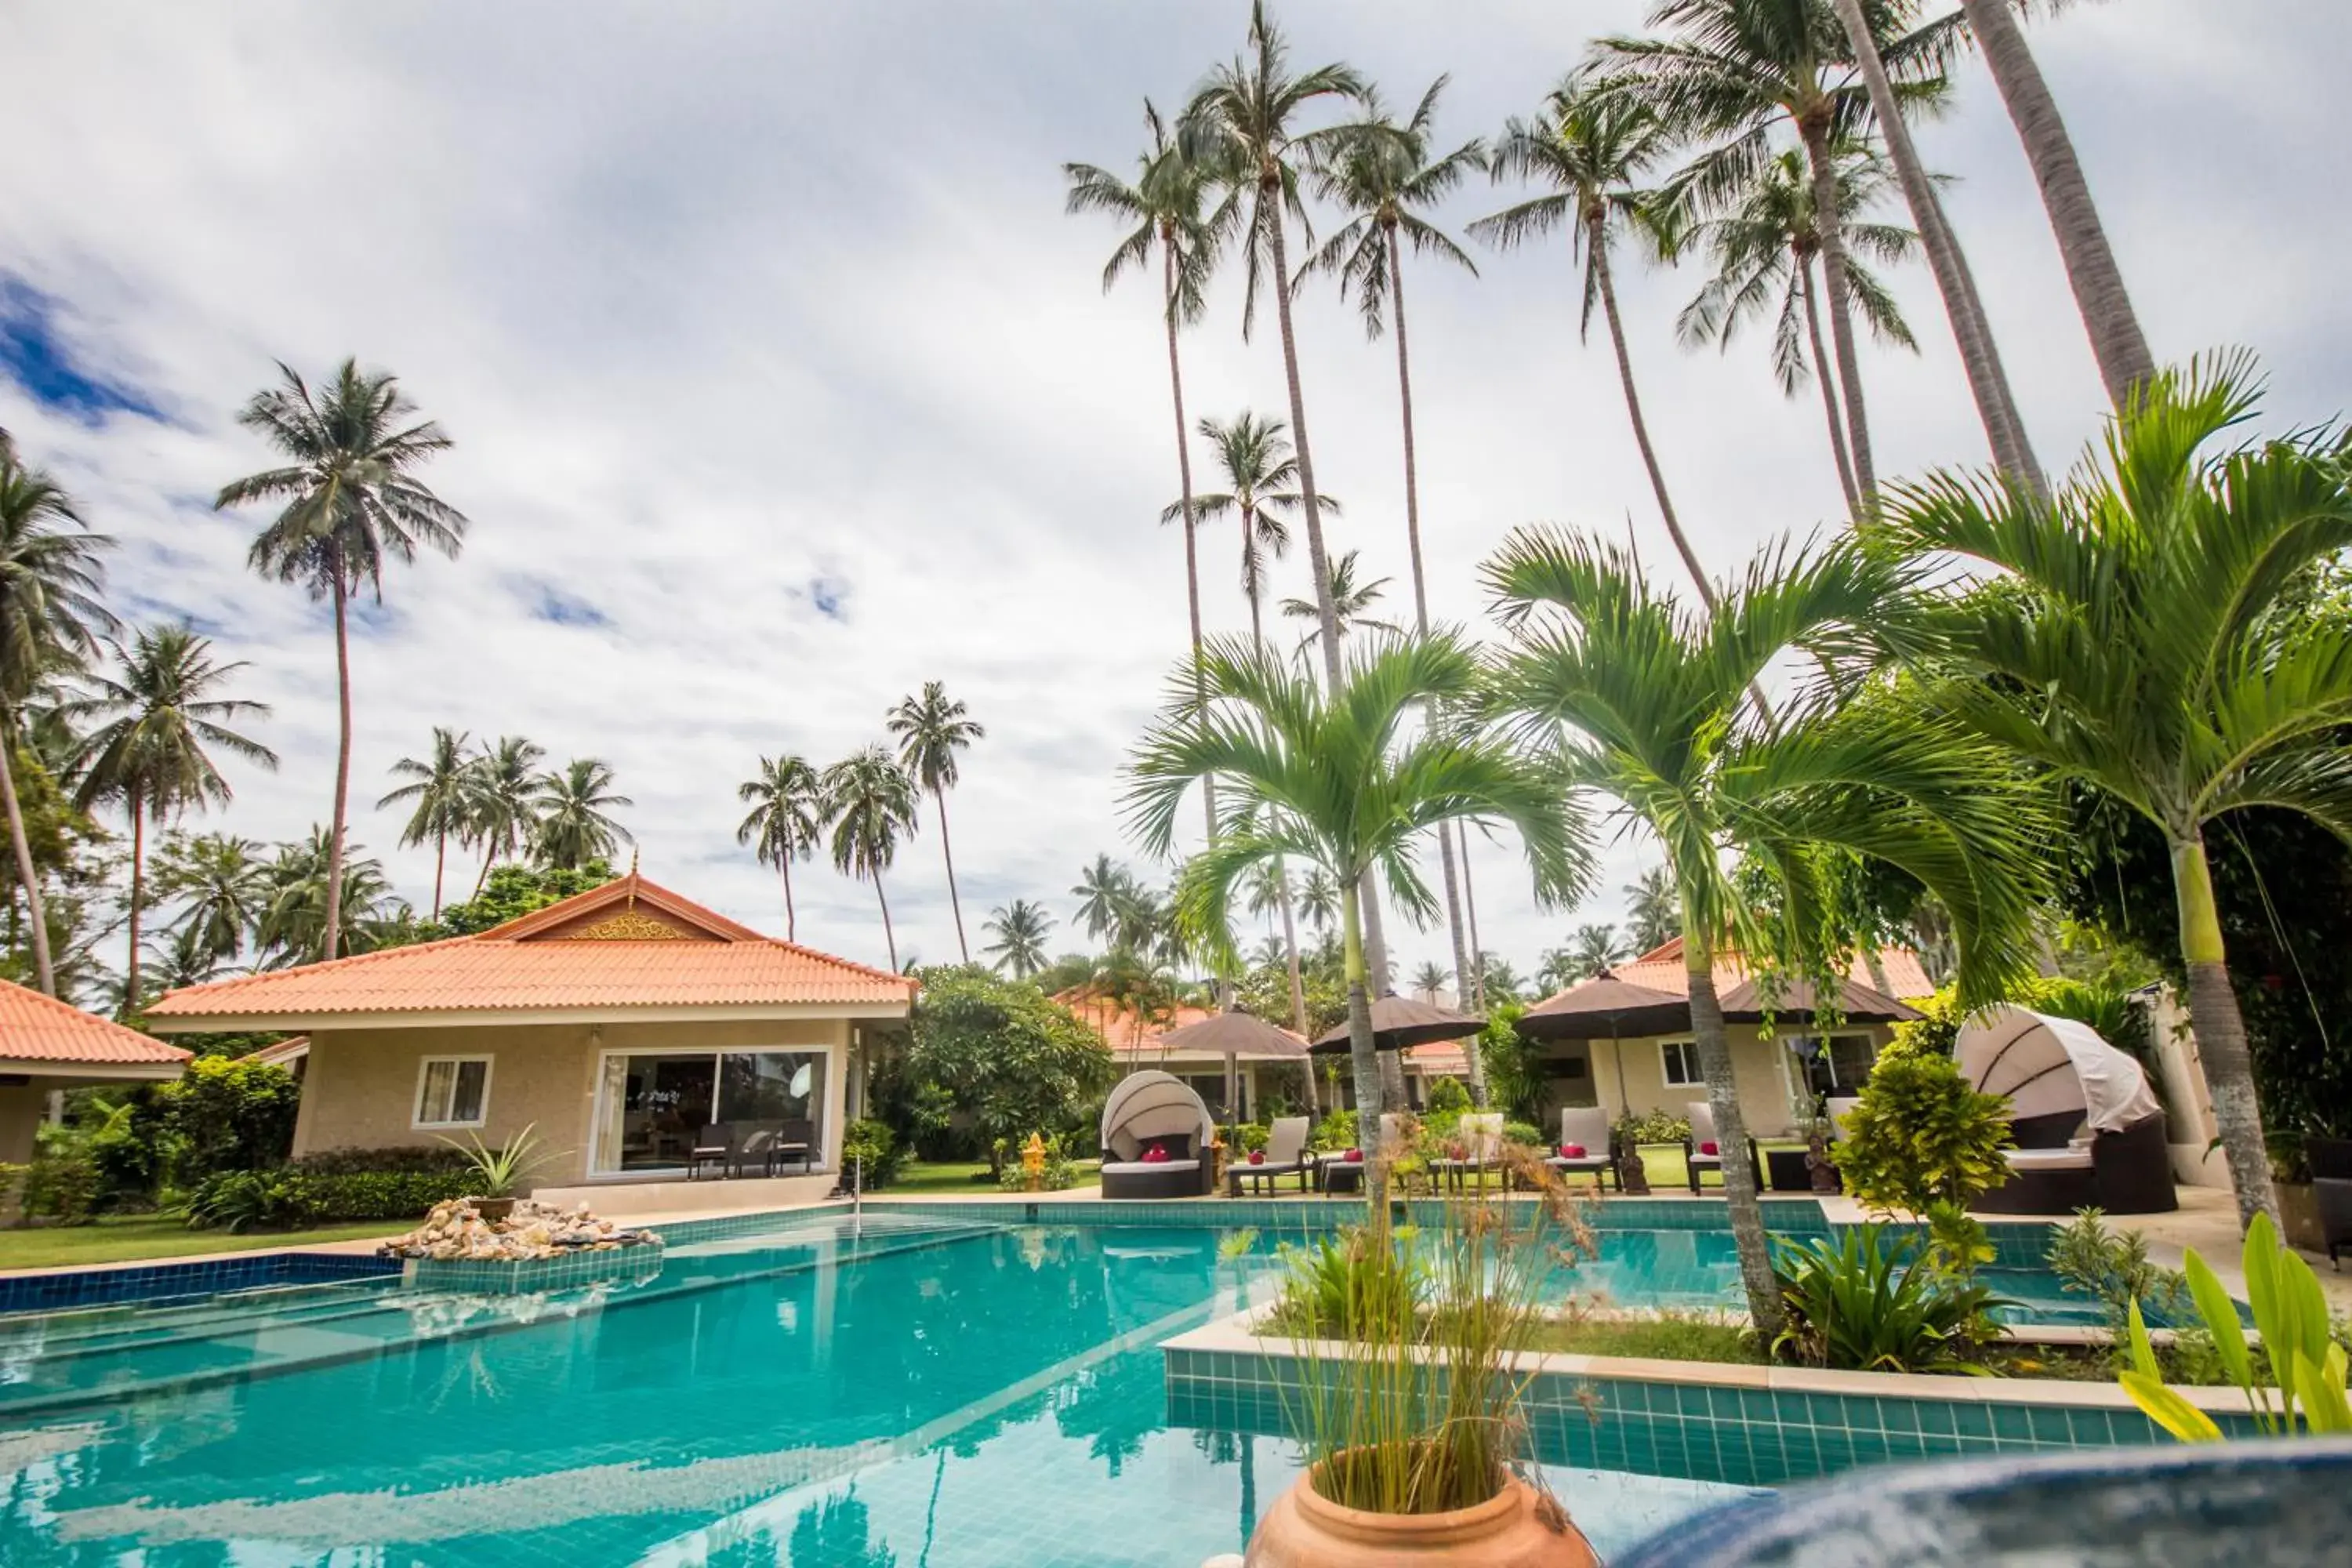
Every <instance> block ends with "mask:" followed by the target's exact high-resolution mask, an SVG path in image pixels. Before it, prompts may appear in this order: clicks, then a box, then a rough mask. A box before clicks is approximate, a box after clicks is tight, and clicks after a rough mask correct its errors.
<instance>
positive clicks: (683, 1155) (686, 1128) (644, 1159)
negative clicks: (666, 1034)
mask: <svg viewBox="0 0 2352 1568" xmlns="http://www.w3.org/2000/svg"><path fill="white" fill-rule="evenodd" d="M824 1066H825V1058H824V1053H823V1052H822V1051H679V1050H668V1051H607V1052H605V1053H604V1066H603V1068H602V1071H601V1074H600V1077H599V1080H598V1083H597V1088H596V1122H595V1130H596V1136H595V1158H594V1161H593V1163H592V1164H591V1166H590V1169H591V1171H592V1172H593V1173H594V1174H596V1175H600V1176H616V1175H628V1174H633V1173H640V1172H642V1173H648V1174H650V1173H660V1172H671V1171H683V1170H684V1169H686V1166H687V1156H688V1152H689V1151H691V1150H693V1149H695V1148H696V1147H698V1146H699V1145H702V1144H704V1143H705V1142H715V1143H719V1144H724V1145H728V1146H736V1145H740V1144H741V1143H744V1142H749V1141H750V1140H751V1137H752V1135H753V1134H755V1133H759V1132H766V1133H769V1134H771V1135H784V1134H789V1136H788V1137H787V1138H786V1139H785V1141H786V1142H795V1143H797V1142H805V1143H806V1144H807V1145H808V1147H809V1149H810V1150H811V1152H812V1154H813V1156H814V1155H817V1154H821V1153H822V1152H823V1150H824V1146H825V1142H824V1092H825V1083H824Z"/></svg>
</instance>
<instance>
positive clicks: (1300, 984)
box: [1274, 858, 1319, 1116]
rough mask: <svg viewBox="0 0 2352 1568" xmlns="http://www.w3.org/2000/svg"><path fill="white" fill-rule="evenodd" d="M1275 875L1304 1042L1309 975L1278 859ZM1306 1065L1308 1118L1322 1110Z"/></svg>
mask: <svg viewBox="0 0 2352 1568" xmlns="http://www.w3.org/2000/svg"><path fill="white" fill-rule="evenodd" d="M1274 875H1275V881H1276V886H1278V887H1279V888H1280V889H1282V898H1281V900H1280V901H1281V904H1282V946H1283V951H1284V952H1285V953H1286V954H1287V955H1288V957H1289V960H1290V1026H1291V1027H1292V1028H1293V1029H1295V1030H1297V1032H1298V1037H1299V1038H1301V1039H1305V1038H1307V975H1306V973H1305V971H1304V970H1303V969H1302V968H1301V967H1300V965H1299V962H1298V921H1297V916H1296V915H1295V914H1294V913H1293V912H1292V910H1291V908H1290V878H1289V876H1288V874H1287V873H1286V872H1285V871H1284V870H1283V868H1282V861H1281V859H1280V858H1276V860H1275V862H1274ZM1304 1065H1305V1067H1306V1068H1307V1115H1309V1116H1314V1115H1316V1114H1317V1113H1318V1109H1319V1108H1318V1106H1317V1105H1316V1103H1315V1100H1316V1095H1315V1059H1314V1058H1312V1057H1309V1058H1307V1061H1306V1063H1305V1064H1304Z"/></svg>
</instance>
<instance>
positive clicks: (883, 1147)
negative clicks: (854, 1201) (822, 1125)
mask: <svg viewBox="0 0 2352 1568" xmlns="http://www.w3.org/2000/svg"><path fill="white" fill-rule="evenodd" d="M853 1160H855V1161H858V1162H860V1172H859V1175H858V1184H859V1187H860V1190H862V1191H866V1192H872V1191H873V1190H874V1189H876V1188H877V1187H887V1186H888V1185H889V1184H891V1183H892V1182H895V1181H897V1180H898V1172H899V1171H900V1170H901V1169H902V1168H903V1167H904V1166H905V1165H906V1163H907V1150H906V1146H905V1145H904V1144H902V1143H900V1142H898V1135H897V1134H896V1133H894V1132H892V1131H890V1124H889V1123H888V1122H887V1121H877V1120H876V1119H874V1118H873V1117H870V1116H867V1117H861V1118H859V1119H858V1120H857V1121H853V1122H851V1123H850V1124H849V1125H848V1126H846V1127H845V1128H843V1129H842V1130H841V1164H842V1169H843V1170H844V1171H845V1172H846V1171H847V1170H848V1169H849V1165H850V1162H851V1161H853Z"/></svg>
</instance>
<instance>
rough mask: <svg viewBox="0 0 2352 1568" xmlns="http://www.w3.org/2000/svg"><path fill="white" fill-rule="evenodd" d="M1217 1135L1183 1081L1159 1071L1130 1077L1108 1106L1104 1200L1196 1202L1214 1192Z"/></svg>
mask: <svg viewBox="0 0 2352 1568" xmlns="http://www.w3.org/2000/svg"><path fill="white" fill-rule="evenodd" d="M1216 1130H1217V1129H1216V1123H1215V1122H1213V1121H1211V1120H1210V1118H1209V1108H1208V1107H1207V1106H1206V1105H1205V1104H1203V1103H1202V1100H1201V1097H1200V1096H1199V1095H1197V1094H1195V1093H1193V1092H1192V1090H1191V1089H1187V1088H1186V1087H1185V1086H1184V1083H1183V1080H1182V1079H1178V1078H1176V1077H1175V1076H1174V1075H1172V1074H1170V1073H1164V1072H1160V1071H1158V1070H1157V1069H1148V1070H1146V1071H1143V1072H1139V1073H1129V1075H1128V1076H1127V1077H1126V1078H1123V1079H1120V1080H1119V1081H1118V1083H1117V1084H1115V1085H1113V1086H1112V1088H1111V1091H1110V1098H1109V1099H1108V1100H1105V1101H1104V1102H1103V1113H1102V1146H1103V1153H1104V1155H1105V1156H1106V1158H1105V1159H1104V1161H1103V1167H1102V1195H1103V1196H1104V1197H1105V1198H1190V1197H1198V1196H1200V1195H1201V1194H1203V1193H1206V1192H1208V1191H1210V1190H1211V1188H1210V1184H1211V1183H1212V1181H1213V1179H1214V1178H1213V1170H1214V1165H1213V1162H1211V1161H1210V1160H1208V1159H1206V1158H1204V1156H1205V1154H1206V1152H1207V1149H1208V1146H1209V1142H1210V1140H1211V1139H1213V1137H1214V1136H1215V1135H1216ZM1155 1150H1156V1151H1157V1153H1156V1154H1155V1153H1154V1151H1155Z"/></svg>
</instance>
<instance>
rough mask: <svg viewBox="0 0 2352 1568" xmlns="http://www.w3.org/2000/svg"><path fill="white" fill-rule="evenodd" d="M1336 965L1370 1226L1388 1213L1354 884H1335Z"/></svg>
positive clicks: (1376, 1066)
mask: <svg viewBox="0 0 2352 1568" xmlns="http://www.w3.org/2000/svg"><path fill="white" fill-rule="evenodd" d="M1339 932H1340V959H1339V962H1340V966H1341V970H1342V972H1343V973H1345V975H1346V976H1347V982H1348V1061H1349V1067H1350V1068H1353V1069H1354V1076H1355V1082H1356V1146H1357V1147H1358V1148H1360V1149H1361V1150H1363V1152H1364V1156H1365V1160H1366V1163H1368V1164H1369V1165H1370V1170H1369V1171H1367V1172H1366V1173H1365V1183H1364V1184H1365V1187H1366V1189H1367V1195H1368V1196H1369V1197H1370V1200H1371V1209H1372V1215H1373V1223H1374V1224H1376V1225H1377V1224H1379V1223H1381V1220H1382V1219H1383V1218H1384V1217H1385V1216H1386V1215H1387V1214H1388V1202H1387V1197H1388V1194H1387V1187H1388V1160H1387V1158H1386V1156H1387V1153H1388V1151H1387V1150H1385V1149H1382V1148H1381V1069H1380V1060H1379V1058H1380V1052H1379V1051H1378V1050H1377V1049H1376V1048H1375V1047H1374V1046H1373V1043H1372V999H1371V997H1370V994H1367V993H1366V991H1365V989H1364V928H1363V924H1362V922H1361V921H1360V920H1359V919H1358V918H1357V909H1356V881H1355V879H1354V878H1352V877H1349V878H1345V879H1342V880H1341V881H1340V883H1339Z"/></svg>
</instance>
